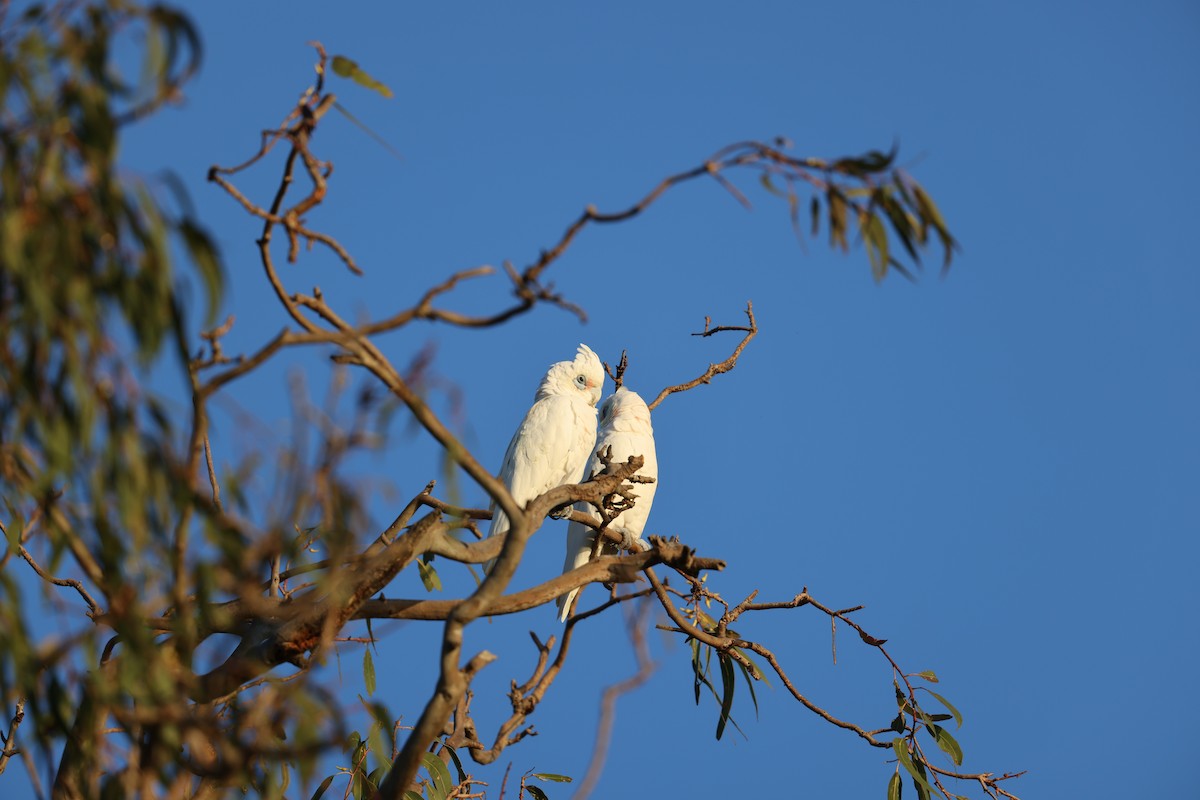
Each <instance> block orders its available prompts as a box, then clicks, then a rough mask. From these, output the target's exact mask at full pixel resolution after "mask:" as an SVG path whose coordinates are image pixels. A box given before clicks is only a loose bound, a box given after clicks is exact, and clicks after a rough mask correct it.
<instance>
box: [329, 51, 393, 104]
mask: <svg viewBox="0 0 1200 800" xmlns="http://www.w3.org/2000/svg"><path fill="white" fill-rule="evenodd" d="M330 66H332V67H333V71H334V72H335V73H337V74H338V75H340V76H341V77H343V78H349V79H350V80H352V81H354V82H355V83H357V84H358V85H360V86H365V87H367V88H368V89H374V90H375V91H377V92H379V93H380V94H381V95H383V96H384V97H388V98H390V97H391V96H392V90H391V89H389V88H388V87H387V86H385V85H384V84H382V83H380V82H379V81H377V80H375V79H374V78H372V77H371V76H370V75H368V74H367V72H366V71H365V70H364V69H363V68H362V67H360V66H359V65H358V64H357V63H355V62H354V61H352V60H351V59H349V58H346V57H345V56H334V57H333V61H332V62H331V63H330Z"/></svg>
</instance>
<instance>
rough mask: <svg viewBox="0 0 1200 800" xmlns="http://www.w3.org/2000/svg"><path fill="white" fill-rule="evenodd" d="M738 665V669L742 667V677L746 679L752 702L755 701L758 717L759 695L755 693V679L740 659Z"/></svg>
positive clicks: (756, 715)
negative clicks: (752, 678) (753, 679)
mask: <svg viewBox="0 0 1200 800" xmlns="http://www.w3.org/2000/svg"><path fill="white" fill-rule="evenodd" d="M737 665H738V669H740V670H741V671H742V677H743V678H745V679H746V688H747V689H749V690H750V701H751V702H752V703H754V716H755V718H756V719H757V718H758V697H757V696H756V695H755V694H754V681H752V680H751V679H750V672H749V671H748V670H747V669H746V667H745V666H744V665H743V664H742V662H740V661H739V662H737Z"/></svg>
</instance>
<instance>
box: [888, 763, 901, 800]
mask: <svg viewBox="0 0 1200 800" xmlns="http://www.w3.org/2000/svg"><path fill="white" fill-rule="evenodd" d="M903 786H904V784H903V783H902V782H901V781H900V770H896V771H895V772H893V773H892V777H890V778H888V788H887V800H900V795H901V793H902V792H901V790H902V789H903Z"/></svg>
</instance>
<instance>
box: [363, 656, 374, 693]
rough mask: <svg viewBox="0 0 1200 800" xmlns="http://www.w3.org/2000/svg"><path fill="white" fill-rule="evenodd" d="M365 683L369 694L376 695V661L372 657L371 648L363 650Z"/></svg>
mask: <svg viewBox="0 0 1200 800" xmlns="http://www.w3.org/2000/svg"><path fill="white" fill-rule="evenodd" d="M363 683H365V684H366V686H367V694H375V659H374V658H372V657H371V648H369V647H368V648H367V649H366V650H363Z"/></svg>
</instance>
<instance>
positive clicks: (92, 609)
mask: <svg viewBox="0 0 1200 800" xmlns="http://www.w3.org/2000/svg"><path fill="white" fill-rule="evenodd" d="M17 554H18V555H20V556H21V558H23V559H25V561H26V562H27V563H28V564H29V566H31V567H33V571H34V572H36V573H37V574H38V577H39V578H41V579H42V580H44V581H46V582H47V583H52V584H54V585H55V586H68V587H70V588H72V589H74V590H75V591H76V592H78V593H79V596H80V597H82V598H83V602H85V603H87V607H88V612H87V615H88V616H89V617H91V618H92V619H96V618H97V617H98V616H100V606H99V605H98V604H97V603H96V600H95V599H94V598H93V597H92V595H91V594H90V593H89V592H88V590H87V589H85V588H83V584H82V583H81V582H80V581H77V580H75V579H74V578H56V577H54V576H53V575H51V574H50V573H48V572H46V570H44V569H42V567H41V565H40V564H38V563H37V561H35V560H34V559H33V556H32V555H30V554H29V551H28V550H26V549H25V548H24V547H23V546H21V545H18V546H17Z"/></svg>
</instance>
